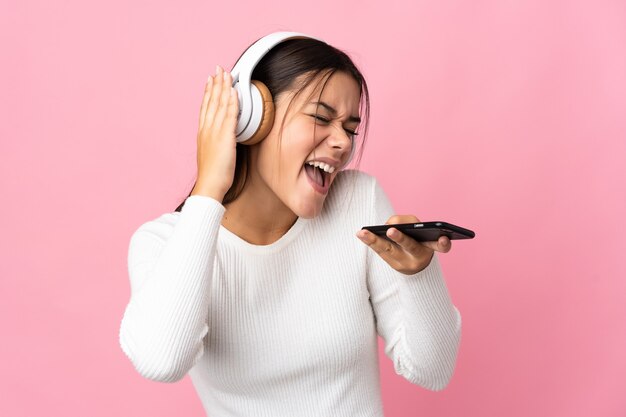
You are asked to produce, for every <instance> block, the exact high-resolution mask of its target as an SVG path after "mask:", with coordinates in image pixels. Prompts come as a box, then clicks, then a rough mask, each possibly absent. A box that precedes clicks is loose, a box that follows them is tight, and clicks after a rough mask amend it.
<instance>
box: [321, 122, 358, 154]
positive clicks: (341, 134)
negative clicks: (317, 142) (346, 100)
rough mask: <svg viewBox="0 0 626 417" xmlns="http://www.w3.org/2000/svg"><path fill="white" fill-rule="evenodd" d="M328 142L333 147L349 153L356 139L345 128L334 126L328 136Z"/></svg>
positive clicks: (343, 152)
mask: <svg viewBox="0 0 626 417" xmlns="http://www.w3.org/2000/svg"><path fill="white" fill-rule="evenodd" d="M326 143H327V144H328V146H330V147H331V148H333V149H337V150H341V152H342V154H349V153H350V152H351V150H352V146H353V143H354V141H353V140H352V138H350V136H349V134H348V132H346V131H345V130H344V129H343V128H341V127H337V126H333V129H331V131H330V133H329V134H328V137H327V138H326ZM342 157H343V155H342Z"/></svg>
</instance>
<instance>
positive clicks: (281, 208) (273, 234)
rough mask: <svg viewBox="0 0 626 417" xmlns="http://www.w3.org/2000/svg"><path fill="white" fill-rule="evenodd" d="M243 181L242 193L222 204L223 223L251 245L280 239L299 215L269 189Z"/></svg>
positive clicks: (264, 243) (266, 243)
mask: <svg viewBox="0 0 626 417" xmlns="http://www.w3.org/2000/svg"><path fill="white" fill-rule="evenodd" d="M253 182H254V181H250V182H246V185H245V187H244V189H243V190H242V191H241V194H239V196H237V198H236V199H235V200H234V201H231V202H230V203H228V204H225V205H224V206H225V207H226V212H225V213H224V217H223V218H222V226H224V227H225V228H226V229H228V230H229V231H231V232H232V233H234V234H236V235H237V236H239V237H240V238H241V239H243V240H245V241H246V242H248V243H251V244H253V245H269V244H271V243H274V242H276V241H277V240H278V239H280V238H281V237H282V236H283V235H284V234H285V233H287V231H288V230H289V229H291V226H293V225H294V223H295V222H296V220H298V216H297V215H296V214H295V213H294V212H293V211H291V209H290V208H289V207H287V206H286V205H285V204H284V203H283V202H282V201H281V200H280V199H279V198H278V197H277V196H276V194H274V193H273V192H272V191H271V190H270V189H269V188H267V187H263V186H260V185H259V184H255V183H253Z"/></svg>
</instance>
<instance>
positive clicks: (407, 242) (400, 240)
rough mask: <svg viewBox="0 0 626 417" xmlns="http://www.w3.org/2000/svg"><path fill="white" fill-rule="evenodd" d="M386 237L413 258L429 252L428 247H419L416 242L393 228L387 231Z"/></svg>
mask: <svg viewBox="0 0 626 417" xmlns="http://www.w3.org/2000/svg"><path fill="white" fill-rule="evenodd" d="M387 237H388V238H389V239H391V240H393V241H394V242H395V243H397V244H398V245H399V246H400V247H401V248H402V249H404V250H405V251H407V252H408V253H410V254H412V255H413V256H421V255H422V254H423V253H424V252H425V251H429V252H430V251H431V249H430V248H429V247H426V246H424V245H421V244H420V243H419V242H418V241H416V240H415V239H413V238H412V237H410V236H408V235H406V234H404V233H402V232H401V231H399V230H398V229H396V228H395V227H390V228H389V229H387Z"/></svg>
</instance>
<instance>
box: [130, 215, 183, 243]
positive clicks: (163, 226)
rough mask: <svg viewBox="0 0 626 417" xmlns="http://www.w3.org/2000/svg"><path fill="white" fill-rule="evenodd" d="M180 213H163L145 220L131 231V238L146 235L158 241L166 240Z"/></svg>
mask: <svg viewBox="0 0 626 417" xmlns="http://www.w3.org/2000/svg"><path fill="white" fill-rule="evenodd" d="M179 216H180V213H179V212H177V211H174V212H171V213H163V214H161V215H160V216H158V217H155V218H152V219H150V220H147V221H145V222H144V223H142V224H141V225H140V226H139V227H137V228H136V229H135V231H134V232H133V234H132V236H131V239H137V238H139V237H146V238H152V239H157V240H160V241H164V240H167V238H168V237H169V236H170V235H171V234H172V231H173V230H174V226H176V223H177V222H178V218H179Z"/></svg>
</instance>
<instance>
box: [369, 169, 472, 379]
mask: <svg viewBox="0 0 626 417" xmlns="http://www.w3.org/2000/svg"><path fill="white" fill-rule="evenodd" d="M372 186H373V191H372V194H371V195H372V201H371V207H372V217H371V219H370V220H371V222H370V223H369V224H382V223H384V222H385V221H386V220H387V219H389V218H390V217H391V216H392V215H393V208H392V206H391V204H390V202H389V199H388V198H387V196H386V194H385V193H384V191H383V190H382V188H381V187H380V186H379V185H378V182H376V181H375V180H374V183H373V185H372ZM367 283H368V289H369V291H370V302H371V304H372V308H373V310H374V314H375V316H376V327H377V331H378V334H379V335H380V336H381V337H382V338H383V339H384V340H385V354H386V355H387V356H388V357H389V358H390V359H391V360H392V361H393V364H394V368H395V370H396V373H398V374H399V375H402V376H403V377H404V378H405V379H407V380H408V381H410V382H411V383H413V384H416V385H420V386H422V387H424V388H427V389H430V390H441V389H443V388H445V386H446V385H447V384H448V383H449V381H450V379H451V377H452V374H453V372H454V368H455V364H456V357H457V352H458V348H459V344H460V340H461V315H460V313H459V311H458V310H457V308H456V307H455V306H454V305H453V303H452V301H451V299H450V296H449V294H448V290H447V288H446V284H445V281H444V278H443V274H442V271H441V267H440V265H439V260H438V258H437V254H436V253H434V254H433V256H432V259H431V261H430V263H429V264H428V266H426V267H425V268H424V269H422V270H421V271H420V272H417V273H415V274H412V275H406V274H403V273H400V272H398V271H396V270H395V269H393V268H392V267H391V266H390V265H389V264H388V263H387V262H385V261H384V260H383V259H382V258H381V256H379V255H378V254H377V253H376V252H375V251H374V250H369V251H368V275H367Z"/></svg>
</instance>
